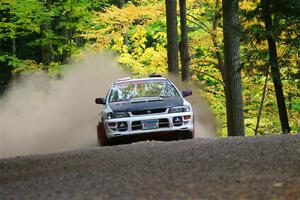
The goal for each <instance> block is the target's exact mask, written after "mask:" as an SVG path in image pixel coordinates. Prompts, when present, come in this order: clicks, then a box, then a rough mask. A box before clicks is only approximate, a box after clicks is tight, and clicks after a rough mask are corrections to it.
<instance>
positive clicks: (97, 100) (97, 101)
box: [95, 98, 105, 105]
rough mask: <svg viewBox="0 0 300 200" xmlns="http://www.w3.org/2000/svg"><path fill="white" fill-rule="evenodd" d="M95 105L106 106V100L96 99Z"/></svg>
mask: <svg viewBox="0 0 300 200" xmlns="http://www.w3.org/2000/svg"><path fill="white" fill-rule="evenodd" d="M95 103H96V104H103V105H104V104H105V99H104V98H96V99H95Z"/></svg>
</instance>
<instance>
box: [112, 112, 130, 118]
mask: <svg viewBox="0 0 300 200" xmlns="http://www.w3.org/2000/svg"><path fill="white" fill-rule="evenodd" d="M125 117H129V114H128V113H127V112H110V113H107V119H114V118H125Z"/></svg>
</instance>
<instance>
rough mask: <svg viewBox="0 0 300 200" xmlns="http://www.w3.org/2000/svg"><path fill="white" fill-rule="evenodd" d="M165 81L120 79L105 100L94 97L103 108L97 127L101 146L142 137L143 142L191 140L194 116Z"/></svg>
mask: <svg viewBox="0 0 300 200" xmlns="http://www.w3.org/2000/svg"><path fill="white" fill-rule="evenodd" d="M190 95H192V91H191V90H189V89H188V90H183V91H182V92H180V91H179V90H178V88H177V87H176V86H175V85H174V84H173V83H172V82H171V81H170V80H169V79H167V78H163V77H161V76H160V75H151V76H150V77H149V78H139V79H130V78H123V79H119V80H117V81H116V82H115V83H113V84H112V86H111V89H110V90H109V91H108V93H107V95H106V97H104V98H96V100H95V102H96V103H97V104H102V105H103V107H102V109H101V111H100V114H99V123H98V126H97V133H98V142H99V144H100V145H101V146H106V145H110V144H112V142H113V141H114V140H117V139H120V138H130V137H135V136H142V137H141V138H143V139H152V138H154V137H153V136H155V137H156V138H157V136H158V138H160V136H164V137H167V138H177V139H188V138H193V137H194V115H193V110H192V106H191V104H190V103H189V102H188V101H187V100H186V99H185V97H187V96H190Z"/></svg>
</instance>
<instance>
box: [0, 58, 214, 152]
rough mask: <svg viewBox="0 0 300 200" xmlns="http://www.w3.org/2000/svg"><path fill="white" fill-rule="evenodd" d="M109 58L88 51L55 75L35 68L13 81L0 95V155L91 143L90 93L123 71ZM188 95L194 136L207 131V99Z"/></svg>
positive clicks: (94, 114) (93, 109)
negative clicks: (34, 71)
mask: <svg viewBox="0 0 300 200" xmlns="http://www.w3.org/2000/svg"><path fill="white" fill-rule="evenodd" d="M112 60H113V58H112V56H110V55H108V54H105V55H103V54H102V55H99V54H93V55H90V56H87V57H86V58H85V59H84V60H82V61H80V62H77V63H74V64H71V66H70V67H68V70H67V72H66V73H65V74H64V75H63V77H62V78H61V79H58V80H54V79H53V78H49V77H48V76H47V75H46V74H43V73H39V74H35V75H30V76H24V77H21V78H20V80H18V81H16V82H14V83H13V84H12V86H11V88H10V89H9V90H8V92H7V93H6V94H5V97H4V98H2V99H0V158H6V157H12V156H18V155H29V154H44V153H53V152H60V151H67V150H74V149H80V148H87V147H90V146H93V145H96V144H97V135H96V125H97V120H98V113H99V110H100V106H99V105H96V104H95V102H94V99H95V98H96V97H103V96H105V94H106V92H107V90H108V89H109V88H110V86H111V84H112V82H113V81H115V80H116V79H118V78H120V77H125V76H128V74H127V73H125V72H124V71H122V70H121V68H120V67H119V66H118V65H117V64H116V63H114V62H113V61H112ZM176 82H177V81H176ZM179 85H180V86H181V87H184V86H183V85H182V84H179ZM188 98H189V99H190V100H191V102H192V105H193V109H194V112H195V113H196V137H213V136H214V131H215V128H214V127H215V126H214V120H213V117H212V114H211V112H210V111H209V107H208V105H207V104H206V103H205V102H204V101H203V100H201V97H200V96H198V95H195V94H194V95H193V96H192V97H188Z"/></svg>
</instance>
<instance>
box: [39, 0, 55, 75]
mask: <svg viewBox="0 0 300 200" xmlns="http://www.w3.org/2000/svg"><path fill="white" fill-rule="evenodd" d="M51 5H52V0H47V2H46V5H45V6H46V8H47V9H48V10H49V11H50V10H51ZM50 29H51V24H50V22H45V23H44V24H42V25H41V27H40V34H41V38H42V39H43V43H44V44H42V46H41V51H42V63H43V65H44V66H45V68H44V70H48V67H47V66H49V65H50V63H51V58H52V44H51V41H50V40H49V39H48V38H47V32H48V31H49V30H50ZM45 41H46V44H45Z"/></svg>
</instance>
